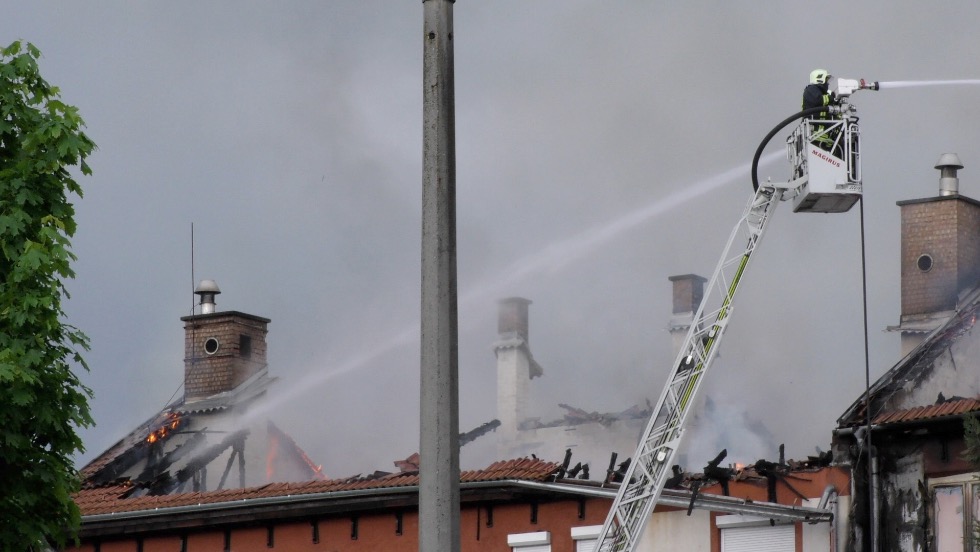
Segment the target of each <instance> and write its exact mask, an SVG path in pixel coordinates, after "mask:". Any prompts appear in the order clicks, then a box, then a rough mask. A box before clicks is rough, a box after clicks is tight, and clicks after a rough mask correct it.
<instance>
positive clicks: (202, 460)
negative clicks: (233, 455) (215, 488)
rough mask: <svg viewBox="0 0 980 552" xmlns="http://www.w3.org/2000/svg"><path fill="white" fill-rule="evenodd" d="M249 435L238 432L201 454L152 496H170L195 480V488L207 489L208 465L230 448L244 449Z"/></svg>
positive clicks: (158, 488) (247, 432)
mask: <svg viewBox="0 0 980 552" xmlns="http://www.w3.org/2000/svg"><path fill="white" fill-rule="evenodd" d="M248 434H249V431H248V430H247V429H241V430H238V431H236V432H234V433H232V434H230V435H228V436H227V437H225V438H224V439H222V440H221V442H220V443H217V444H215V445H212V446H210V447H208V448H206V449H204V450H203V451H201V453H200V454H198V455H197V456H195V457H194V458H192V459H191V460H190V461H188V462H187V465H186V466H184V467H183V468H182V469H180V470H179V471H178V472H177V473H176V474H175V475H174V476H173V477H172V478H169V480H168V481H167V483H166V484H165V485H160V486H159V487H157V488H156V489H154V490H153V492H152V494H155V495H161V494H170V493H171V492H173V491H174V489H177V488H180V487H182V486H183V485H184V483H186V482H187V481H188V480H190V479H193V482H194V487H195V488H205V487H206V485H207V483H206V481H207V480H206V479H205V478H206V474H205V468H207V466H208V464H210V463H211V462H213V461H214V460H215V458H217V457H218V456H221V454H222V453H224V452H225V451H226V450H228V448H229V447H235V446H236V445H238V446H241V447H242V448H244V443H245V438H246V437H248Z"/></svg>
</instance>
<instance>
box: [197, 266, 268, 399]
mask: <svg viewBox="0 0 980 552" xmlns="http://www.w3.org/2000/svg"><path fill="white" fill-rule="evenodd" d="M195 293H197V294H198V295H199V296H200V297H201V311H202V314H195V315H192V316H184V317H182V318H181V321H183V322H184V400H185V401H194V400H198V399H203V398H207V397H210V396H212V395H217V394H218V393H223V392H225V391H231V390H233V389H235V388H236V387H238V386H239V385H241V384H242V383H243V382H244V381H246V380H247V379H249V378H251V377H252V376H254V375H256V374H258V373H259V372H260V371H262V370H263V369H264V368H265V367H266V366H267V362H266V340H265V336H266V334H267V333H268V324H269V322H270V320H269V319H268V318H262V317H260V316H253V315H251V314H245V313H242V312H237V311H225V312H215V303H214V296H215V295H217V294H218V293H221V292H220V291H219V290H218V287H217V285H216V284H215V283H214V282H213V281H211V280H204V281H203V282H201V285H200V286H198V289H197V291H195Z"/></svg>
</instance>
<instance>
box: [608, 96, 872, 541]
mask: <svg viewBox="0 0 980 552" xmlns="http://www.w3.org/2000/svg"><path fill="white" fill-rule="evenodd" d="M830 89H831V90H832V91H833V92H832V93H833V94H834V95H835V96H836V98H837V99H838V100H839V104H837V105H831V106H828V107H823V108H813V109H805V110H803V111H801V112H799V113H797V114H795V115H793V116H791V117H789V118H787V119H785V120H784V121H783V122H781V123H780V124H779V125H777V126H776V127H775V128H773V130H772V131H771V132H770V133H769V134H768V135H767V136H766V138H765V139H764V140H763V141H762V143H761V144H760V145H759V148H758V150H757V151H756V154H755V158H754V159H753V162H752V183H753V187H754V193H753V195H752V198H751V199H750V200H749V202H748V204H747V205H746V207H745V210H744V212H743V214H742V217H741V218H740V219H739V221H738V223H737V224H736V225H735V228H734V229H733V230H732V233H731V236H730V237H729V238H728V242H727V243H726V245H725V249H724V251H723V252H722V255H721V259H720V260H719V262H718V266H717V267H716V268H715V271H714V274H713V275H712V277H711V279H710V280H709V282H708V286H707V289H706V290H705V294H704V298H703V299H702V301H701V305H700V306H699V307H698V310H697V312H696V313H695V314H694V317H693V319H692V322H691V327H690V329H689V330H688V332H687V337H686V338H685V340H684V343H683V345H682V346H681V349H680V351H679V352H678V355H677V357H676V358H675V359H674V363H673V365H672V368H671V372H670V374H669V376H668V378H667V383H666V385H665V386H664V389H663V391H662V392H661V394H660V399H659V400H658V401H657V404H656V406H655V407H654V409H653V411H652V415H651V417H650V421H649V422H648V423H647V426H646V430H645V431H644V433H643V434H642V436H641V439H640V442H639V444H638V445H637V448H636V452H635V453H634V454H633V457H632V459H631V461H630V462H629V466H628V468H627V470H626V473H625V475H624V476H623V481H622V483H621V484H620V487H619V491H618V492H617V494H616V499H615V500H614V501H613V504H612V507H611V508H610V510H609V514H608V515H607V516H606V521H605V523H604V524H603V526H602V530H601V531H600V533H599V536H598V540H597V543H598V546H597V550H599V551H600V552H633V551H635V550H636V548H637V545H638V544H639V542H640V538H641V537H642V535H643V530H644V528H645V527H646V525H647V522H648V520H649V519H650V515H651V513H652V512H653V509H654V507H655V506H656V504H657V501H658V500H659V498H660V493H661V492H662V491H663V488H664V483H665V482H666V480H667V478H668V477H669V476H670V475H672V472H671V466H672V465H673V459H674V455H675V453H676V452H677V449H678V447H680V444H681V438H682V437H683V434H684V424H685V422H686V420H687V416H688V413H689V412H690V411H691V407H692V406H694V404H695V398H696V397H697V393H698V390H699V389H700V388H701V385H702V384H703V383H704V378H705V376H706V375H707V372H708V368H710V366H711V364H712V362H713V361H714V359H715V358H716V357H717V355H718V348H719V345H720V343H721V339H722V337H724V335H725V330H726V328H727V326H728V323H729V321H730V320H731V316H732V311H733V308H734V299H735V294H736V293H737V292H738V289H739V285H740V284H741V282H742V279H743V277H744V276H745V271H746V269H747V268H748V266H749V262H750V261H751V259H752V254H753V253H754V252H755V250H756V248H757V247H758V245H759V242H760V241H761V240H762V237H763V236H764V235H765V232H766V229H767V228H768V226H769V222H770V220H772V214H773V212H774V211H775V210H776V206H777V205H778V204H779V203H780V201H788V200H792V201H793V211H794V212H798V213H843V212H846V211H848V210H850V209H851V207H853V206H854V204H855V203H857V202H858V200H859V199H860V198H861V194H862V183H861V154H860V147H859V146H860V144H859V134H860V133H859V129H858V117H857V112H856V109H855V108H854V106H852V105H851V104H850V103H849V98H850V95H851V94H852V93H853V92H855V91H857V90H862V89H867V90H877V89H878V83H877V82H870V81H865V80H864V79H860V80H854V79H832V81H831V85H830ZM799 119H803V120H802V122H800V124H799V125H798V126H797V127H796V129H795V130H794V131H793V133H792V134H791V135H790V136H789V137H787V139H786V153H787V157H788V159H789V161H790V163H791V164H792V167H793V173H792V178H791V179H790V180H789V181H788V182H784V183H772V182H768V181H767V182H765V183H764V184H761V185H760V184H759V181H758V176H757V174H758V164H759V158H760V157H761V155H762V151H763V149H764V148H765V147H766V145H767V144H768V143H769V141H770V140H771V139H772V138H773V136H775V135H776V133H778V132H779V131H780V130H782V129H783V128H785V127H786V126H788V125H789V124H790V123H792V122H794V121H797V120H799ZM739 244H745V245H744V248H743V247H739V246H738V245H739Z"/></svg>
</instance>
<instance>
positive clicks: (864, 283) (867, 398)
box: [859, 197, 878, 551]
mask: <svg viewBox="0 0 980 552" xmlns="http://www.w3.org/2000/svg"><path fill="white" fill-rule="evenodd" d="M860 203H861V205H860V211H859V212H860V215H861V298H862V301H863V304H864V410H865V414H866V417H867V424H868V429H867V431H865V432H864V450H866V451H867V453H868V454H867V459H866V462H867V464H868V511H869V514H870V515H869V516H868V517H869V518H870V521H871V525H872V527H870V529H871V541H872V550H874V551H877V540H878V539H877V534H878V530H877V521H876V520H875V513H876V512H875V511H876V510H877V508H875V502H876V500H875V496H874V490H875V486H874V474H873V473H872V465H873V463H872V462H871V457H872V456H873V455H874V451H873V450H872V449H871V361H870V355H869V352H868V351H869V347H868V268H867V255H866V251H865V236H864V198H863V197H862V198H861V201H860Z"/></svg>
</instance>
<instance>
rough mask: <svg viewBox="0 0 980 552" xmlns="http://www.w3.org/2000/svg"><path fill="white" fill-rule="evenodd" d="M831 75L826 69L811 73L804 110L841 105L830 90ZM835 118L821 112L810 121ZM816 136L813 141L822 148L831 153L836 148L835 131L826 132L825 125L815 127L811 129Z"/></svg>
mask: <svg viewBox="0 0 980 552" xmlns="http://www.w3.org/2000/svg"><path fill="white" fill-rule="evenodd" d="M830 77H831V75H830V73H828V72H827V70H826V69H814V70H813V71H810V84H808V85H807V87H806V88H804V89H803V109H810V108H812V107H827V106H832V105H839V104H840V101H839V100H838V98H837V97H836V95H835V94H833V93H832V92H830V91H829V90H828V87H829V86H830ZM831 118H833V115H831V114H830V112H829V111H821V112H819V113H817V114H815V115H810V117H809V119H823V120H828V119H831ZM811 130H812V132H813V135H814V138H813V139H812V141H813V142H814V143H815V144H817V145H819V146H820V147H821V148H823V149H825V150H827V151H830V150H831V149H833V146H834V135H836V134H838V132H835V131H829V132H828V131H825V127H824V125H813V128H812V129H811Z"/></svg>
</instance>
